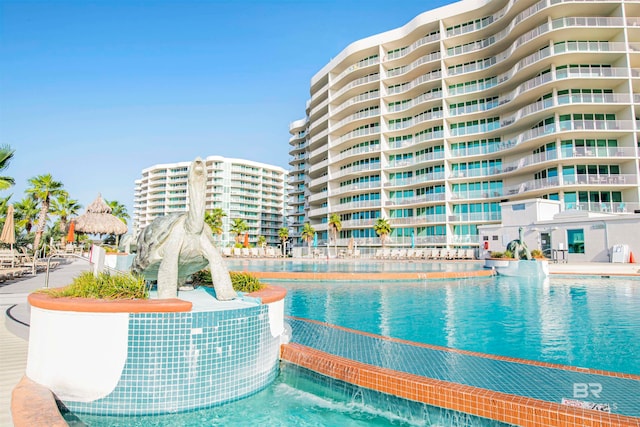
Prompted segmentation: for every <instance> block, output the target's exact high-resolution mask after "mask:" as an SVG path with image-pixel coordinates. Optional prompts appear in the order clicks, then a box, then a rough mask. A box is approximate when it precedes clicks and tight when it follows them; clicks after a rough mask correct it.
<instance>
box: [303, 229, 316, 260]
mask: <svg viewBox="0 0 640 427" xmlns="http://www.w3.org/2000/svg"><path fill="white" fill-rule="evenodd" d="M315 234H316V230H315V228H313V227H312V226H311V224H309V223H308V222H305V223H304V226H303V227H302V233H301V234H300V237H302V240H304V241H305V242H307V245H308V246H309V255H311V243H312V242H313V236H314V235H315Z"/></svg>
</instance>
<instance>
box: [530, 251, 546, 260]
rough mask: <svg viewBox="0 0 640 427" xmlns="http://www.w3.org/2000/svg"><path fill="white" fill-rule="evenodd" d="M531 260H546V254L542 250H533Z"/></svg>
mask: <svg viewBox="0 0 640 427" xmlns="http://www.w3.org/2000/svg"><path fill="white" fill-rule="evenodd" d="M531 258H534V259H545V258H546V257H545V256H544V253H543V252H542V251H541V250H540V249H533V250H532V251H531Z"/></svg>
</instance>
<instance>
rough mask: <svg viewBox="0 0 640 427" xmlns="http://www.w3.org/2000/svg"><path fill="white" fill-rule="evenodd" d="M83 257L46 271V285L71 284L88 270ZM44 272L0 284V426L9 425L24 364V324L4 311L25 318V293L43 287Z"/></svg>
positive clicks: (26, 312)
mask: <svg viewBox="0 0 640 427" xmlns="http://www.w3.org/2000/svg"><path fill="white" fill-rule="evenodd" d="M89 269H90V264H89V262H88V261H85V260H74V261H65V260H63V261H62V263H61V264H60V265H59V266H58V267H56V268H55V269H54V270H52V271H51V272H50V275H49V287H51V288H58V287H61V286H65V285H68V284H69V283H71V281H72V280H73V278H74V277H76V276H77V275H78V274H79V273H81V272H83V271H88V270H89ZM45 281H46V274H45V273H38V274H36V275H35V276H32V275H28V276H24V277H22V278H19V279H15V280H11V281H7V282H4V283H0V311H1V312H2V317H3V318H2V319H0V426H12V425H13V421H12V419H11V392H12V391H13V388H14V387H15V386H16V384H18V382H19V381H20V379H21V378H22V377H23V376H24V372H25V368H26V365H27V350H28V347H29V342H28V341H27V336H28V327H26V326H25V325H22V324H20V323H19V322H15V321H14V320H13V319H11V318H10V317H9V316H8V315H7V311H9V313H10V314H11V315H12V316H14V317H16V318H17V319H18V320H20V321H24V320H25V319H26V320H27V321H28V319H29V306H28V304H27V296H28V295H29V294H30V293H31V292H33V291H35V290H37V289H41V288H43V287H44V286H45Z"/></svg>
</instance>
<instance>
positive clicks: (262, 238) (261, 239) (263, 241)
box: [258, 235, 267, 248]
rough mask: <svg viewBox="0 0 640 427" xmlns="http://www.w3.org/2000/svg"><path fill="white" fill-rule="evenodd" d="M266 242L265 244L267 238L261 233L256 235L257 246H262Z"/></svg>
mask: <svg viewBox="0 0 640 427" xmlns="http://www.w3.org/2000/svg"><path fill="white" fill-rule="evenodd" d="M266 244H267V238H266V237H264V236H263V235H260V236H258V246H260V247H261V248H264V247H265V245H266Z"/></svg>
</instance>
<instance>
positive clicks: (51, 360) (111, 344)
mask: <svg viewBox="0 0 640 427" xmlns="http://www.w3.org/2000/svg"><path fill="white" fill-rule="evenodd" d="M128 332H129V314H128V313H78V312H66V311H55V310H44V309H41V308H38V307H31V329H30V334H29V354H28V356H27V369H26V374H27V376H28V377H29V378H31V379H32V380H34V381H35V382H37V383H40V384H42V385H44V386H45V387H47V388H48V389H50V390H52V391H53V392H54V393H55V394H56V396H58V397H59V398H60V399H62V400H66V399H70V400H76V401H78V402H91V401H93V400H96V399H99V398H102V397H105V396H107V395H108V394H109V393H111V392H112V391H113V390H114V389H115V387H116V385H117V384H118V381H119V380H120V375H121V373H122V369H123V367H124V364H125V362H126V360H127V339H128V338H127V335H128Z"/></svg>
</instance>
